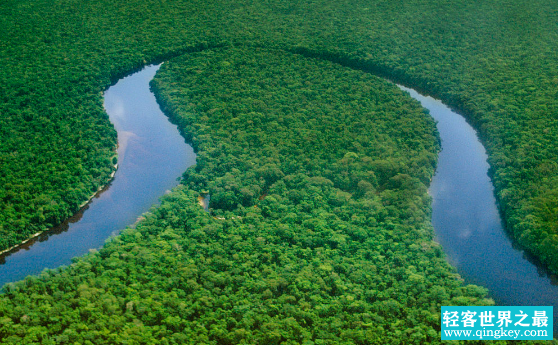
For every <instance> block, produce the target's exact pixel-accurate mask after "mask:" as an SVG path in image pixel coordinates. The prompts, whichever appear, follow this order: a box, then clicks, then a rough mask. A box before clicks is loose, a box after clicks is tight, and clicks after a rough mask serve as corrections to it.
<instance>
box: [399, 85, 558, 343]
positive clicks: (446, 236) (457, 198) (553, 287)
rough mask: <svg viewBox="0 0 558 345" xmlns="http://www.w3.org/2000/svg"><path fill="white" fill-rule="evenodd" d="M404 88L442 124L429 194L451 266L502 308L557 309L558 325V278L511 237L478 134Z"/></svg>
mask: <svg viewBox="0 0 558 345" xmlns="http://www.w3.org/2000/svg"><path fill="white" fill-rule="evenodd" d="M399 87H400V88H401V89H403V90H405V91H407V92H409V93H410V95H411V96H412V97H413V98H415V99H416V100H418V101H419V102H420V103H421V104H422V106H423V107H424V108H426V109H428V110H429V111H430V115H431V116H432V117H433V118H434V119H435V120H436V121H437V128H438V132H439V133H440V138H441V140H442V151H441V152H440V155H439V156H438V167H437V169H436V174H435V176H434V177H433V179H432V183H431V185H430V189H429V193H430V195H431V196H432V199H433V201H432V225H433V226H434V230H435V236H436V240H437V242H439V243H440V244H441V245H442V248H443V249H444V252H445V253H446V256H447V258H448V260H449V262H450V263H451V264H452V265H453V266H454V267H456V268H457V271H458V272H459V274H460V275H461V276H462V277H463V278H464V279H465V281H466V282H467V283H471V284H477V285H482V286H484V287H486V288H488V290H489V292H490V296H491V297H492V298H493V299H494V300H495V302H496V304H497V305H510V306H553V307H554V319H555V320H558V285H557V282H556V277H552V276H551V275H549V274H547V273H546V272H545V270H544V269H541V268H540V267H538V266H537V265H536V264H534V263H532V262H531V261H529V260H528V258H527V257H526V256H525V254H524V253H523V251H521V250H519V249H516V248H514V247H513V245H512V242H511V240H510V238H509V237H508V236H507V235H506V232H505V231H504V228H503V225H502V220H501V218H500V214H499V212H498V207H497V204H496V199H495V196H494V187H493V185H492V182H491V181H490V178H489V176H488V168H489V166H488V163H487V158H488V157H487V155H486V151H485V149H484V146H483V145H482V144H481V142H480V141H479V139H478V137H477V134H476V132H475V130H474V129H473V128H472V127H471V126H470V125H469V124H468V123H467V122H466V121H465V119H464V118H463V117H462V116H461V115H459V114H457V113H455V112H453V111H452V110H451V109H449V108H448V107H447V106H445V105H444V104H442V102H440V101H438V100H436V99H433V98H432V97H427V96H423V95H421V94H419V93H418V92H416V91H415V90H412V89H409V88H405V87H403V86H399ZM556 326H557V323H556V322H555V323H554V328H555V330H554V332H555V334H556V333H557V330H558V328H557V327H556Z"/></svg>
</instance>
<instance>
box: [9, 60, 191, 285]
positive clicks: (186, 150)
mask: <svg viewBox="0 0 558 345" xmlns="http://www.w3.org/2000/svg"><path fill="white" fill-rule="evenodd" d="M158 68H159V66H149V67H146V68H145V69H143V70H142V71H141V72H138V73H134V74H132V75H130V76H128V77H125V78H122V79H120V80H119V81H118V82H117V83H116V84H114V85H113V86H111V87H110V88H109V89H108V90H107V91H106V92H105V95H104V97H105V103H104V105H105V109H106V111H107V113H108V115H109V118H110V121H111V122H112V123H113V125H114V127H115V128H116V131H117V133H118V150H117V153H118V170H117V171H116V174H115V175H114V179H113V180H112V181H111V183H110V184H109V185H108V186H107V187H105V188H104V189H103V190H102V191H100V192H99V193H97V194H96V196H95V197H94V198H93V199H92V200H91V201H90V202H89V203H88V204H87V205H85V206H84V207H83V208H82V209H81V210H80V211H79V212H78V213H76V214H75V215H74V216H72V217H70V218H69V219H67V220H66V221H65V222H64V223H62V224H61V225H59V226H57V227H55V228H53V229H51V230H49V231H46V232H44V233H42V234H41V235H39V236H37V237H36V238H34V239H31V240H29V241H28V242H26V243H25V244H23V245H21V246H19V247H18V248H15V249H14V250H12V251H10V252H8V253H6V254H5V255H3V256H2V257H1V259H0V286H2V285H4V284H5V283H7V282H13V281H17V280H20V279H23V278H25V277H26V276H27V275H31V274H38V273H40V272H41V271H42V270H43V269H45V268H50V269H54V268H57V267H60V266H63V265H68V264H70V263H71V259H72V258H74V257H76V256H80V255H83V254H86V253H87V252H88V251H89V250H90V249H95V248H99V247H101V246H102V245H103V244H104V243H105V241H106V240H107V238H109V237H110V236H112V235H114V234H117V233H118V231H120V230H121V229H124V228H125V227H126V226H129V225H130V224H133V223H134V222H135V221H136V220H137V219H138V216H140V215H141V214H143V213H144V212H146V211H148V210H149V208H150V207H151V206H153V205H156V204H158V202H159V197H161V196H162V195H164V194H165V192H166V191H168V190H170V189H172V188H173V187H175V186H176V185H178V183H179V180H180V176H181V175H182V173H183V172H184V171H186V169H187V168H188V167H189V166H191V165H193V164H194V163H195V159H196V155H195V154H194V151H193V149H192V147H190V146H189V145H187V144H186V143H185V140H184V138H183V137H182V136H181V135H180V133H179V131H178V129H177V127H176V125H174V124H172V123H170V122H169V121H168V118H167V117H166V116H165V115H164V114H163V113H162V111H161V109H160V108H159V105H158V104H157V101H156V99H155V96H154V95H153V94H152V93H151V91H150V89H149V82H150V81H151V79H153V76H154V75H155V73H156V72H157V69H158Z"/></svg>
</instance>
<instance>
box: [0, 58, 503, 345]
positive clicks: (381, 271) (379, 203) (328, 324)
mask: <svg viewBox="0 0 558 345" xmlns="http://www.w3.org/2000/svg"><path fill="white" fill-rule="evenodd" d="M152 87H153V88H154V90H155V92H156V95H157V96H158V98H159V100H160V102H161V103H162V104H164V108H165V110H166V111H167V112H168V114H169V115H170V116H171V118H172V119H173V121H175V122H176V123H178V124H179V127H180V128H181V130H182V131H183V133H185V135H186V136H187V137H188V138H190V140H191V141H192V142H193V144H194V146H195V147H196V149H197V151H198V163H197V165H196V166H195V167H193V168H190V169H189V170H188V171H187V172H186V173H185V176H184V181H183V185H182V186H181V187H180V188H178V190H176V191H175V192H174V193H173V194H171V195H170V196H167V197H165V198H164V200H163V204H162V205H161V207H159V208H157V209H154V210H152V214H151V215H149V216H147V219H146V220H145V221H143V222H141V223H139V224H138V226H137V228H136V229H128V230H126V231H125V232H124V233H123V234H122V235H121V236H120V237H118V238H116V239H114V240H112V241H111V242H109V243H108V244H107V245H106V246H105V247H104V248H103V249H101V250H100V252H99V253H96V254H91V255H88V256H86V257H85V258H82V259H79V260H77V262H76V264H74V265H72V266H71V267H69V268H68V269H64V270H62V271H60V272H52V271H47V272H44V273H43V274H42V275H41V276H40V277H36V278H27V279H26V280H25V281H23V282H21V283H17V284H8V285H7V286H6V287H5V292H6V293H5V294H4V296H2V299H1V302H0V315H1V320H2V323H1V325H0V339H4V342H5V343H29V342H32V341H35V342H39V343H42V344H49V343H52V344H55V343H56V344H61V343H76V342H77V343H83V344H111V343H121V342H126V341H128V342H131V343H134V344H153V343H157V344H183V343H207V344H237V343H250V344H279V343H285V344H300V343H305V344H341V343H346V344H424V343H438V342H439V339H440V333H439V330H440V321H439V320H440V306H441V305H473V304H475V305H476V304H490V303H492V301H491V300H489V299H486V290H485V289H482V288H480V287H476V286H471V285H469V286H464V285H463V283H462V281H461V279H460V278H459V276H458V275H457V274H455V272H454V270H453V269H452V268H451V267H450V266H449V265H448V263H447V262H446V261H445V259H444V256H443V254H442V251H441V248H440V247H439V245H438V244H436V243H435V242H433V241H432V229H431V226H430V223H429V219H430V200H429V197H428V196H427V194H426V184H427V183H428V181H429V179H430V177H431V176H432V174H433V171H434V165H435V160H436V153H437V151H438V150H439V145H438V138H437V134H436V131H435V125H434V122H433V120H432V119H431V118H429V117H428V116H425V114H424V112H423V110H422V109H421V108H420V106H419V104H418V103H417V102H416V101H414V100H412V99H410V98H409V97H408V95H406V94H405V93H403V92H401V91H400V90H399V89H397V88H396V87H395V86H394V85H392V84H390V83H388V82H386V81H384V80H382V79H380V78H377V77H374V76H371V75H369V74H366V73H362V72H359V71H355V70H352V69H349V68H345V67H341V66H339V65H336V64H333V63H330V62H325V61H320V60H317V59H308V58H305V57H302V56H300V55H295V54H291V53H286V52H281V51H270V50H261V49H255V50H254V49H250V48H248V49H220V50H208V51H204V52H200V53H192V54H186V55H185V56H183V57H180V58H176V59H173V60H171V61H168V62H167V63H165V64H164V65H163V66H162V67H161V69H160V71H159V73H158V74H157V76H156V78H155V80H154V82H153V84H152ZM203 191H209V193H210V194H211V204H210V206H211V210H210V212H211V215H209V214H207V213H205V212H204V211H203V209H202V208H201V207H200V206H199V205H197V202H196V198H197V196H198V195H199V194H200V193H201V192H203Z"/></svg>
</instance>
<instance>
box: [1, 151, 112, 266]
mask: <svg viewBox="0 0 558 345" xmlns="http://www.w3.org/2000/svg"><path fill="white" fill-rule="evenodd" d="M114 157H117V155H116V153H115V154H114V155H113V156H112V157H110V159H111V160H112V159H113V158H114ZM112 168H113V170H112V172H111V173H110V175H109V178H108V180H107V182H106V183H104V184H102V185H100V186H99V188H97V191H95V193H93V194H92V195H91V196H90V197H89V198H88V199H87V200H85V201H84V202H82V203H81V204H79V206H78V210H77V211H76V212H74V213H73V214H72V216H73V215H76V214H78V213H79V212H81V211H82V210H83V209H84V208H85V207H86V206H87V205H89V203H90V202H91V200H93V198H95V197H96V196H97V195H99V193H101V192H102V191H103V190H104V189H105V188H106V187H108V186H109V185H110V183H111V182H112V181H113V180H114V176H115V175H116V172H117V171H118V163H116V164H114V165H113V166H112ZM72 216H70V217H67V218H66V219H64V220H63V221H62V222H61V223H60V224H63V223H64V222H65V221H67V220H68V219H69V218H71V217H72ZM60 224H57V225H55V226H52V227H50V228H45V229H43V230H42V231H39V232H36V233H34V234H33V235H31V236H29V237H28V238H27V239H26V240H23V241H21V242H19V243H18V244H16V245H13V246H11V247H9V248H7V249H4V250H1V251H0V258H2V257H4V256H8V255H10V254H11V253H13V252H17V251H18V250H19V249H20V247H22V246H23V245H25V244H26V243H28V242H29V241H31V240H33V239H35V238H37V237H39V236H40V235H42V234H44V233H46V232H49V231H51V230H53V229H54V228H56V227H57V226H60Z"/></svg>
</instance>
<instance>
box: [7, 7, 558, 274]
mask: <svg viewBox="0 0 558 345" xmlns="http://www.w3.org/2000/svg"><path fill="white" fill-rule="evenodd" d="M557 23H558V6H556V4H555V3H554V2H552V1H548V0H535V1H527V0H513V1H511V0H498V1H491V2H485V1H451V2H449V1H445V2H440V1H418V0H406V1H395V2H394V1H379V0H378V1H364V0H354V1H326V0H321V1H311V2H310V1H308V2H307V1H292V2H283V1H272V0H269V1H244V2H243V1H235V2H229V1H225V0H221V1H212V2H202V1H196V0H188V1H172V2H171V1H162V0H134V1H126V2H118V1H116V2H108V1H99V2H95V3H92V2H84V1H44V0H39V1H15V0H7V1H3V2H2V3H1V4H0V24H1V26H0V37H1V38H2V45H1V46H0V54H1V56H2V58H3V64H2V65H1V66H0V78H1V79H2V83H1V84H0V88H1V93H0V97H2V102H0V107H1V108H0V111H1V113H2V117H1V120H0V121H2V123H1V126H0V131H1V132H0V134H1V137H2V142H1V143H0V154H1V156H0V157H1V158H0V172H1V174H0V179H1V183H2V186H3V188H2V189H1V190H0V200H1V202H0V233H1V234H2V236H0V248H7V247H9V246H11V245H13V244H15V243H17V242H18V241H21V240H22V239H25V238H26V237H27V236H29V235H30V234H32V233H35V232H36V231H37V230H40V229H43V228H45V227H48V226H50V225H52V224H56V223H59V222H60V220H61V219H64V218H65V217H67V215H68V214H70V213H72V212H73V211H75V210H76V209H77V207H78V205H79V204H80V203H82V202H83V201H85V200H86V199H87V198H88V197H89V196H90V195H91V193H92V192H93V191H95V190H97V188H98V187H99V186H100V185H102V184H103V183H105V182H106V180H107V178H108V176H109V174H110V172H111V170H112V169H113V168H112V166H111V164H110V162H111V156H112V155H113V152H114V145H115V144H116V139H115V137H114V131H113V130H112V128H111V126H110V124H109V123H108V121H107V119H106V116H105V115H104V114H103V111H102V108H101V99H100V97H99V96H100V94H99V92H100V91H101V90H102V89H104V88H106V87H107V86H108V85H109V84H110V83H111V82H113V81H115V80H116V79H117V77H119V76H122V75H124V74H126V73H129V72H130V71H132V70H134V69H136V68H138V67H140V66H142V65H144V64H145V63H146V62H148V61H149V62H151V61H156V60H163V59H165V58H167V57H170V56H175V55H179V54H181V53H183V52H186V51H189V50H198V49H201V48H203V47H206V46H215V45H223V44H230V43H243V44H250V45H254V46H279V47H281V48H284V49H293V50H297V51H299V52H304V53H305V54H308V55H312V56H321V57H323V58H329V59H335V60H336V61H338V62H342V63H344V64H348V65H351V66H353V67H359V68H363V69H366V70H370V71H373V72H374V73H377V74H380V75H383V76H388V77H390V78H392V79H394V80H396V81H398V82H401V83H404V84H407V85H409V86H413V87H415V88H417V89H420V90H422V91H424V92H425V93H428V94H431V95H434V96H438V97H440V98H441V99H442V100H443V101H444V102H446V103H448V104H450V105H452V106H454V107H456V108H458V109H459V110H460V111H462V112H463V113H464V114H465V115H467V117H468V119H469V120H470V121H471V122H472V123H473V125H474V126H475V128H477V129H478V130H479V131H480V134H481V137H482V139H483V141H484V143H485V146H486V148H487V150H488V152H489V161H490V165H491V168H492V170H491V176H492V177H493V180H494V183H495V187H496V190H497V198H498V200H499V202H500V206H501V210H502V212H503V213H504V216H505V220H506V223H507V227H508V229H509V231H510V233H511V234H512V236H513V237H514V238H515V239H516V241H517V242H518V243H519V244H521V245H522V246H524V247H526V248H527V249H529V251H530V252H531V253H533V254H535V255H536V256H537V257H538V258H539V259H540V260H541V261H543V262H544V263H545V264H546V265H547V266H548V267H549V268H550V269H551V270H552V271H553V272H558V257H557V256H556V255H554V253H555V252H556V249H557V247H558V222H557V219H558V201H557V200H558V174H557V171H558V163H557V162H558V159H557V158H558V141H557V140H556V138H557V137H558V123H557V122H558V118H557V116H556V114H557V113H558V104H557V102H558V97H557V94H556V93H557V90H558V88H557V86H558V80H557V78H556V76H557V75H558V61H557V60H558V57H557V56H556V54H555V51H556V49H557V48H558V47H556V46H557V45H558V43H557V42H558V37H557V36H558V30H554V29H553V28H556V27H557V25H558V24H557ZM23 124H25V125H23Z"/></svg>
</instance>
